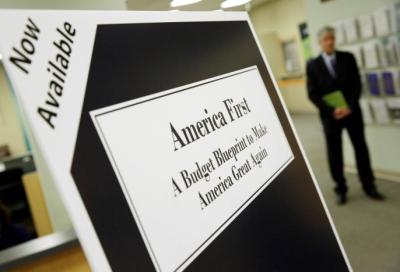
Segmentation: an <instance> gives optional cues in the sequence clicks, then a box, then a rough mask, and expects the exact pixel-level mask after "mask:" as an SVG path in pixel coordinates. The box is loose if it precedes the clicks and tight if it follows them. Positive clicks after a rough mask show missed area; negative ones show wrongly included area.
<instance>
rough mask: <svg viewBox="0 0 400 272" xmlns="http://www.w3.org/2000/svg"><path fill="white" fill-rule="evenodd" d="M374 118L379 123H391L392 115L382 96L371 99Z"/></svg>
mask: <svg viewBox="0 0 400 272" xmlns="http://www.w3.org/2000/svg"><path fill="white" fill-rule="evenodd" d="M370 103H371V107H372V112H373V115H374V119H375V121H376V122H377V123H378V124H389V123H390V117H389V113H388V110H387V107H386V102H385V100H384V99H382V98H380V99H379V98H375V99H371V101H370Z"/></svg>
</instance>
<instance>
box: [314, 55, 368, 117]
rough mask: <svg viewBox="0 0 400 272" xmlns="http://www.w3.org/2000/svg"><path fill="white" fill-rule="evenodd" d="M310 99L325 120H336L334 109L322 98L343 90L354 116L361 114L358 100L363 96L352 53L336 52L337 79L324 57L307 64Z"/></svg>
mask: <svg viewBox="0 0 400 272" xmlns="http://www.w3.org/2000/svg"><path fill="white" fill-rule="evenodd" d="M307 90H308V97H309V98H310V100H311V101H312V102H313V103H314V104H315V105H316V106H317V107H318V109H319V112H320V116H321V118H323V119H328V120H334V119H333V111H334V108H332V107H330V106H328V105H327V104H325V102H324V101H323V100H322V97H323V96H324V95H325V94H328V93H330V92H333V91H336V90H341V91H342V92H343V96H344V97H345V99H346V101H347V103H348V105H349V107H350V109H351V110H352V114H354V115H356V114H360V113H361V111H360V106H359V103H358V100H359V98H360V94H361V81H360V74H359V71H358V67H357V63H356V60H355V58H354V56H353V55H352V54H351V53H347V52H341V51H336V78H334V77H332V75H331V74H330V73H329V70H328V68H327V67H326V65H325V62H324V59H323V58H322V55H319V56H318V57H317V58H315V59H312V60H310V61H309V62H308V63H307Z"/></svg>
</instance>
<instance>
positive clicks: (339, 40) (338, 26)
mask: <svg viewBox="0 0 400 272" xmlns="http://www.w3.org/2000/svg"><path fill="white" fill-rule="evenodd" d="M332 27H333V28H335V38H336V44H337V45H341V44H344V43H345V38H344V30H343V22H341V21H340V22H336V23H333V24H332Z"/></svg>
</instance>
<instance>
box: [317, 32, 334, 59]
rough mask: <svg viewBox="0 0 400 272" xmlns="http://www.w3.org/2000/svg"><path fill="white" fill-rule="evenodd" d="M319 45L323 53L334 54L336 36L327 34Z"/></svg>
mask: <svg viewBox="0 0 400 272" xmlns="http://www.w3.org/2000/svg"><path fill="white" fill-rule="evenodd" d="M319 44H320V46H321V49H322V51H323V52H325V53H326V54H328V55H330V54H332V53H333V52H334V51H335V34H334V33H331V32H326V33H325V34H324V35H323V36H322V37H321V39H320V40H319Z"/></svg>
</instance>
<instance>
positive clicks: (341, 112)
mask: <svg viewBox="0 0 400 272" xmlns="http://www.w3.org/2000/svg"><path fill="white" fill-rule="evenodd" d="M350 114H351V110H349V109H347V108H336V109H335V110H334V112H333V118H335V120H340V119H343V118H345V117H346V116H349V115H350Z"/></svg>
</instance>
